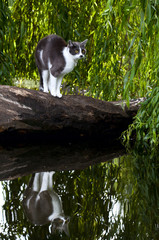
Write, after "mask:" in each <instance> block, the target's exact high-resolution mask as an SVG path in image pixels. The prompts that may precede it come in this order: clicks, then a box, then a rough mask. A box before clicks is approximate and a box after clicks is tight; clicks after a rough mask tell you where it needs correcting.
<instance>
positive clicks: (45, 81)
mask: <svg viewBox="0 0 159 240" xmlns="http://www.w3.org/2000/svg"><path fill="white" fill-rule="evenodd" d="M42 78H43V91H44V92H46V93H48V92H49V71H48V70H43V71H42Z"/></svg>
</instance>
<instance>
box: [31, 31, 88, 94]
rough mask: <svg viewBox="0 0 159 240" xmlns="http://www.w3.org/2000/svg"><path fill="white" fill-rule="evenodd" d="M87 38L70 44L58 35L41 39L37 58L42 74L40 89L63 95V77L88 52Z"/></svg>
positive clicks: (36, 53)
mask: <svg viewBox="0 0 159 240" xmlns="http://www.w3.org/2000/svg"><path fill="white" fill-rule="evenodd" d="M87 41H88V40H87V39H86V40H84V41H83V42H72V41H71V40H69V42H68V44H66V42H65V41H64V40H63V39H62V38H61V37H59V36H57V35H54V34H53V35H49V36H47V37H45V38H43V39H41V40H40V41H39V43H38V45H37V47H36V51H35V60H36V65H37V67H38V70H39V74H40V90H41V91H44V92H49V91H50V93H51V95H52V96H54V97H59V98H61V97H62V94H61V93H60V86H61V82H62V79H63V77H64V76H65V75H66V74H67V73H69V72H71V71H72V70H73V69H74V67H75V66H76V65H77V62H78V60H79V59H82V58H83V57H84V56H85V54H86V49H85V46H86V43H87Z"/></svg>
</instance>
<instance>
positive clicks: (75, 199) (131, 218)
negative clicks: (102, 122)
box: [0, 155, 159, 240]
mask: <svg viewBox="0 0 159 240" xmlns="http://www.w3.org/2000/svg"><path fill="white" fill-rule="evenodd" d="M102 159H103V158H102ZM132 162H133V161H132V156H131V155H125V156H122V157H119V158H114V159H113V160H111V161H108V162H104V161H102V162H100V163H97V164H94V165H92V166H87V167H86V168H85V169H81V170H67V171H56V172H55V174H54V176H53V189H54V191H55V192H56V193H57V194H58V196H59V197H60V198H61V201H62V206H63V211H64V214H65V215H66V216H69V217H70V223H69V232H70V237H68V236H67V235H66V234H65V233H64V232H63V233H60V232H59V231H57V232H56V233H55V234H52V233H51V230H50V224H47V225H44V226H35V225H33V224H32V223H31V222H30V221H29V220H28V219H27V217H26V215H25V214H24V211H23V206H22V201H23V197H24V191H25V190H26V188H27V186H28V182H29V179H30V177H31V175H28V176H24V177H21V178H17V179H15V180H10V181H2V182H1V184H0V239H2V240H3V239H4V240H12V239H14V240H23V239H25V240H36V239H37V240H45V239H49V240H53V239H54V240H55V239H73V240H87V239H89V240H103V239H108V240H109V239H110V240H115V239H117V240H118V239H127V240H129V239H133V240H134V239H152V240H153V239H156V240H157V239H158V230H159V228H158V224H157V223H156V219H154V218H153V216H151V218H152V219H150V218H149V215H147V216H146V212H148V209H144V207H145V206H146V204H148V201H149V199H146V198H144V199H143V198H142V194H141V195H140V196H139V192H138V191H139V190H138V185H137V180H136V177H135V175H134V174H133V171H134V169H133V165H132ZM151 191H152V190H151ZM154 207H155V205H153V208H154ZM157 211H158V209H157V206H156V212H157ZM151 222H152V223H153V227H154V228H153V233H152V231H150V230H151V225H150V224H151Z"/></svg>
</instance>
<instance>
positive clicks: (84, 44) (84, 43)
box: [81, 39, 88, 47]
mask: <svg viewBox="0 0 159 240" xmlns="http://www.w3.org/2000/svg"><path fill="white" fill-rule="evenodd" d="M87 41H88V39H86V40H84V41H83V42H81V45H82V46H84V47H85V46H86V43H87Z"/></svg>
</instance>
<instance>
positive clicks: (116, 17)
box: [0, 0, 159, 101]
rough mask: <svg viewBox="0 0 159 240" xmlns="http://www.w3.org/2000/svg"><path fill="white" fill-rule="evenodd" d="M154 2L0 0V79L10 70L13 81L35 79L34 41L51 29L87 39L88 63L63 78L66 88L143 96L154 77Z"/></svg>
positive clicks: (158, 10) (112, 96)
mask: <svg viewBox="0 0 159 240" xmlns="http://www.w3.org/2000/svg"><path fill="white" fill-rule="evenodd" d="M8 2H9V3H10V5H9V4H8ZM158 3H159V2H158V1H150V0H145V1H140V0H133V1H129V0H126V1H123V0H120V1H113V0H109V1H104V0H102V1H98V0H97V1H96V0H91V1H87V2H86V1H84V0H74V1H71V0H67V1H66V0H59V1H51V0H45V1H43V0H40V1H38V0H23V1H22V0H14V1H7V0H6V1H4V0H2V2H1V13H3V14H2V16H1V21H2V24H3V26H4V28H3V29H2V32H1V33H2V34H3V39H5V41H3V46H2V49H3V50H2V49H0V52H1V53H2V54H3V55H5V57H4V56H3V55H2V54H1V55H2V59H3V66H0V72H1V75H2V73H3V75H4V76H2V78H1V83H3V82H5V79H6V77H5V72H9V71H10V73H11V75H12V76H15V77H16V79H19V78H22V79H37V78H39V76H38V73H37V69H36V66H35V61H34V51H35V47H36V44H37V42H38V41H39V40H40V39H41V38H42V37H44V36H46V35H48V34H51V33H56V34H59V35H61V36H62V37H63V38H64V39H65V40H66V41H68V40H69V39H72V40H77V41H82V40H84V39H85V38H88V39H89V42H88V45H87V49H88V51H87V61H86V62H81V63H79V65H78V67H77V68H76V70H74V71H73V72H72V73H71V74H69V75H68V76H66V78H65V82H66V83H65V85H66V86H68V85H69V86H70V89H72V88H73V89H75V87H78V88H79V90H82V89H88V92H87V95H91V96H93V97H97V98H102V99H105V100H116V99H121V98H122V99H127V101H129V98H132V97H139V96H144V95H145V94H146V93H147V92H148V91H149V90H150V88H151V87H153V86H154V85H155V84H156V81H157V80H158V76H159V74H158V65H159V57H158V51H159V44H158V35H159V31H158V30H159V21H158V17H159V7H158V6H159V4H158ZM12 5H13V6H12ZM4 6H5V10H4ZM4 13H5V14H4ZM10 63H12V64H10ZM6 65H7V67H6ZM9 66H10V67H11V66H12V68H13V69H14V68H15V70H16V74H15V72H14V71H13V69H10V70H9V69H8V67H9ZM13 66H14V67H13ZM4 68H5V70H4ZM7 76H8V75H7ZM24 81H25V80H24Z"/></svg>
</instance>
